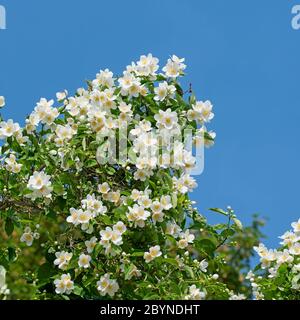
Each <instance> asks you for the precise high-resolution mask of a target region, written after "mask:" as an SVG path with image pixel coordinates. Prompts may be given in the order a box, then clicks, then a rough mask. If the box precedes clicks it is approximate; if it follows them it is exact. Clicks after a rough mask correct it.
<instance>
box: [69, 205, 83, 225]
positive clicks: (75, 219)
mask: <svg viewBox="0 0 300 320" xmlns="http://www.w3.org/2000/svg"><path fill="white" fill-rule="evenodd" d="M81 211H82V210H81ZM70 213H71V215H70V216H68V217H67V222H69V223H73V224H74V225H75V226H76V225H78V224H79V222H78V215H79V213H78V210H76V209H74V208H71V209H70Z"/></svg>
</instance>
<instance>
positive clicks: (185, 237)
mask: <svg viewBox="0 0 300 320" xmlns="http://www.w3.org/2000/svg"><path fill="white" fill-rule="evenodd" d="M179 236H180V238H181V239H180V240H179V241H178V247H179V248H180V249H185V248H186V247H187V246H188V245H189V243H193V242H194V239H195V236H194V235H193V234H190V230H186V231H185V232H181V233H180V235H179Z"/></svg>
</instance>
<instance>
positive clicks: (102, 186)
mask: <svg viewBox="0 0 300 320" xmlns="http://www.w3.org/2000/svg"><path fill="white" fill-rule="evenodd" d="M109 190H110V186H109V184H108V183H107V182H104V183H102V184H99V185H98V192H100V193H102V194H107V193H108V191H109Z"/></svg>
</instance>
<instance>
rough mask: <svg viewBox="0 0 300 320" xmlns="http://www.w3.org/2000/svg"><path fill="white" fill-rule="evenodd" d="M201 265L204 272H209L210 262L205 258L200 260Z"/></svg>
mask: <svg viewBox="0 0 300 320" xmlns="http://www.w3.org/2000/svg"><path fill="white" fill-rule="evenodd" d="M199 266H200V270H201V271H202V272H207V267H208V262H207V261H206V260H205V259H204V260H202V261H201V262H200V265H199Z"/></svg>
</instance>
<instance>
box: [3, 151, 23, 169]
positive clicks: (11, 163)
mask: <svg viewBox="0 0 300 320" xmlns="http://www.w3.org/2000/svg"><path fill="white" fill-rule="evenodd" d="M5 163H6V166H5V168H6V169H7V170H8V171H10V172H13V173H19V172H20V171H21V168H22V164H19V163H17V162H16V156H15V155H14V154H10V155H9V158H6V159H5Z"/></svg>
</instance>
